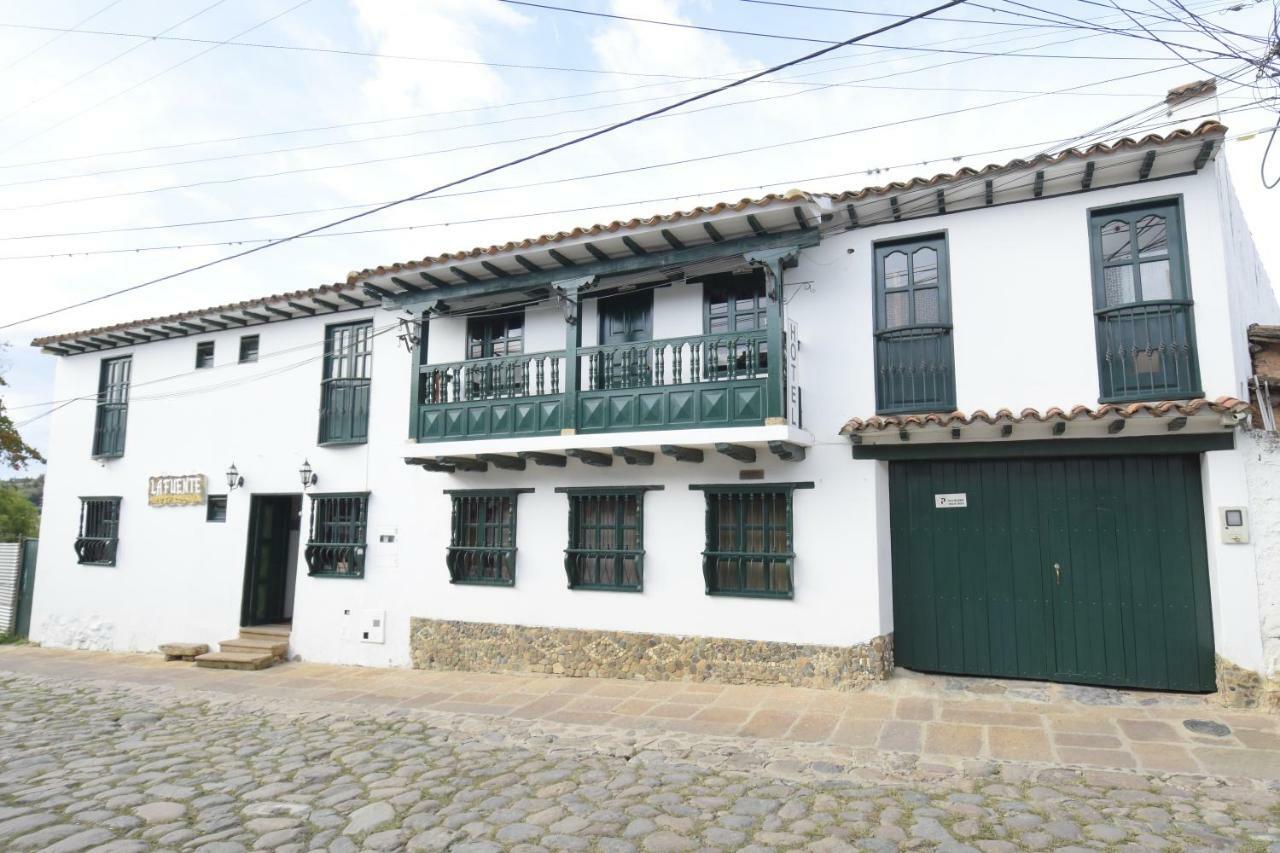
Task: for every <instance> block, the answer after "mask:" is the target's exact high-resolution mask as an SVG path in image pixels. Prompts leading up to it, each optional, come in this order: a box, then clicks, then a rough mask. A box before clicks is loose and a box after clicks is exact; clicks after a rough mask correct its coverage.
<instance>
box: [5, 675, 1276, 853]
mask: <svg viewBox="0 0 1280 853" xmlns="http://www.w3.org/2000/svg"><path fill="white" fill-rule="evenodd" d="M0 668H2V667H0ZM286 669H287V668H286ZM169 671H171V672H176V671H177V670H169ZM578 683H583V682H578ZM900 848H902V849H946V850H968V849H977V850H983V851H1004V850H1015V849H1082V848H1091V849H1142V850H1153V849H1166V848H1167V849H1244V850H1277V851H1280V790H1277V788H1276V786H1275V783H1274V782H1256V781H1247V780H1238V781H1234V782H1230V781H1224V780H1221V779H1215V778H1211V777H1205V776H1191V775H1187V776H1178V775H1170V774H1164V775H1142V774H1139V773H1134V772H1125V771H1113V770H1099V769H1084V770H1079V769H1067V768H1053V767H1043V766H1035V765H1028V764H1019V763H1016V762H970V763H968V764H966V765H965V766H964V768H963V770H960V771H957V770H953V769H949V768H945V767H940V766H931V765H929V764H926V763H921V762H917V761H914V760H910V759H904V758H903V757H902V756H893V755H890V754H885V755H884V756H883V760H882V761H880V762H879V763H878V764H877V766H865V765H863V766H854V765H851V764H839V763H834V762H831V761H827V760H820V759H813V758H811V757H807V756H806V753H805V752H804V751H803V749H801V748H798V747H794V746H790V747H789V746H787V745H786V744H782V743H780V742H777V741H769V740H766V739H750V738H741V737H740V738H724V737H715V736H707V735H700V734H697V733H691V732H683V733H682V732H673V733H667V734H664V733H658V732H654V731H642V730H635V729H624V728H618V727H607V726H598V725H586V724H573V723H564V722H556V721H549V720H541V719H516V718H498V717H493V716H481V715H475V714H468V713H458V712H445V711H439V710H430V709H426V710H423V709H415V708H403V707H402V708H391V707H372V706H362V705H358V704H354V703H351V702H346V703H343V702H337V701H328V702H321V701H299V700H296V699H295V700H290V699H288V698H280V697H270V696H260V695H227V694H219V693H215V692H210V691H207V690H200V689H195V688H192V687H190V686H185V685H173V684H151V685H139V684H128V683H116V684H112V683H108V682H106V681H93V680H88V679H84V678H65V677H57V676H54V677H50V676H41V675H29V674H23V675H17V674H11V673H4V674H0V849H3V850H6V851H10V850H12V851H28V850H32V851H34V850H46V849H47V850H53V851H68V853H69V851H80V850H98V851H104V853H106V851H111V853H120V852H121V851H134V850H138V851H142V850H200V851H208V853H231V851H241V850H251V849H276V850H285V851H304V850H306V851H309V850H330V851H355V850H405V849H407V850H444V849H449V850H452V851H459V853H461V851H486V850H506V849H510V850H525V851H535V850H601V851H615V850H616V851H624V850H642V851H681V850H713V849H715V850H745V849H754V850H791V849H810V850H845V849H866V850H892V849H900Z"/></svg>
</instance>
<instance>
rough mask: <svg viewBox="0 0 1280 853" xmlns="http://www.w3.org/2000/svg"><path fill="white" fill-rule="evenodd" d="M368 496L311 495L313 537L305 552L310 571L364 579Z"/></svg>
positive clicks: (366, 494)
mask: <svg viewBox="0 0 1280 853" xmlns="http://www.w3.org/2000/svg"><path fill="white" fill-rule="evenodd" d="M368 528H369V493H368V492H352V493H346V494H328V495H312V496H311V535H310V536H309V537H308V538H307V546H306V548H305V549H304V551H303V556H304V559H306V561H307V572H308V574H311V575H322V576H328V577H343V578H361V577H364V562H365V559H364V558H365V548H366V544H365V538H366V535H367V532H368Z"/></svg>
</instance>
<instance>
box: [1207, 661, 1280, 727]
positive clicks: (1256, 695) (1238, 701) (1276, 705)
mask: <svg viewBox="0 0 1280 853" xmlns="http://www.w3.org/2000/svg"><path fill="white" fill-rule="evenodd" d="M1217 664H1218V667H1217V669H1218V673H1217V678H1218V700H1219V701H1220V702H1222V704H1223V705H1226V706H1227V707H1228V708H1261V709H1263V710H1266V711H1270V712H1271V713H1273V714H1274V713H1280V678H1263V677H1262V676H1261V675H1259V674H1258V673H1256V672H1254V671H1253V670H1250V669H1245V668H1244V667H1241V666H1237V665H1236V664H1234V663H1232V662H1231V661H1229V660H1227V659H1226V658H1224V657H1222V656H1221V655H1219V656H1218V658H1217Z"/></svg>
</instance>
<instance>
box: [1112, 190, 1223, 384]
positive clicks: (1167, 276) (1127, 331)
mask: <svg viewBox="0 0 1280 853" xmlns="http://www.w3.org/2000/svg"><path fill="white" fill-rule="evenodd" d="M1089 249H1090V255H1091V261H1092V270H1093V306H1094V325H1095V331H1096V340H1097V348H1098V385H1099V400H1100V401H1101V402H1104V403H1110V402H1132V401H1138V400H1170V399H1172V400H1176V399H1184V398H1188V397H1199V396H1202V394H1203V391H1202V390H1201V387H1200V364H1199V358H1198V356H1197V354H1196V344H1195V318H1194V302H1193V301H1192V299H1191V281H1190V278H1189V276H1188V274H1187V248H1186V232H1185V230H1184V227H1183V216H1182V207H1181V204H1180V203H1179V201H1177V200H1164V201H1157V202H1145V203H1142V204H1136V205H1125V206H1123V207H1111V208H1105V209H1102V210H1094V211H1091V212H1090V214H1089Z"/></svg>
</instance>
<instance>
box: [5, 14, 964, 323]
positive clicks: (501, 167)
mask: <svg viewBox="0 0 1280 853" xmlns="http://www.w3.org/2000/svg"><path fill="white" fill-rule="evenodd" d="M964 2H966V0H947V2H945V3H942V4H940V5H938V6H934V7H932V8H930V9H927V10H925V11H924V12H919V13H917V14H915V15H912V16H910V17H908V18H904V19H902V20H900V21H895V22H893V23H891V24H886V25H884V26H883V27H878V28H876V29H873V30H869V31H867V32H865V33H860V34H859V35H856V36H853V37H852V38H849V39H846V40H845V41H843V42H840V43H839V44H834V45H828V46H826V47H821V48H818V49H817V50H814V51H811V52H809V53H807V54H804V55H803V56H799V57H796V58H794V59H789V60H787V61H785V62H781V63H778V64H776V65H773V66H771V67H769V68H766V69H763V70H761V71H758V72H756V73H754V74H751V75H749V76H746V77H741V78H738V79H737V80H733V81H731V82H729V83H725V84H723V85H721V86H716V87H714V88H712V89H707V90H705V91H703V92H699V93H698V94H695V95H690V96H688V97H685V98H681V99H680V100H677V101H674V102H672V103H670V104H667V105H666V106H663V107H659V108H658V109H656V110H650V111H648V112H646V113H641V114H640V115H636V116H632V117H631V118H627V119H624V120H622V121H619V122H616V123H614V124H611V125H609V126H608V127H605V128H601V129H600V130H595V131H592V132H591V133H585V134H582V135H580V136H576V137H574V138H573V139H569V140H566V141H564V142H559V143H556V144H555V145H550V146H547V147H545V148H542V149H540V150H538V151H535V152H532V153H530V154H526V155H524V156H522V157H516V158H514V159H511V160H507V161H506V162H503V163H499V164H497V165H495V166H490V167H488V168H486V169H482V170H480V171H478V172H473V173H471V174H469V175H466V176H464V177H461V178H456V179H454V180H451V181H447V182H445V183H443V184H439V185H437V186H435V187H432V188H430V189H427V190H423V191H422V192H418V193H414V194H413V195H408V196H405V197H403V198H399V199H396V200H394V201H391V202H388V203H386V204H383V205H379V206H378V207H375V208H371V209H369V210H364V211H360V212H358V213H353V214H351V215H350V216H346V217H343V218H342V219H337V220H334V221H332V222H328V223H325V224H323V225H318V226H316V227H314V228H308V229H307V230H305V231H302V232H300V233H298V234H293V235H291V236H289V237H285V238H283V239H280V240H276V241H274V242H271V243H264V244H262V245H260V246H254V247H252V248H249V249H244V250H243V251H240V252H235V253H233V254H230V255H224V256H222V257H220V258H215V259H214V260H211V261H206V262H205V263H203V264H197V265H195V266H191V267H187V268H185V269H182V270H178V271H176V272H172V273H169V274H167V275H163V276H160V277H158V278H153V279H149V280H147V281H143V282H139V283H137V284H133V285H129V286H128V287H123V288H119V289H116V290H113V291H109V292H107V293H103V294H100V295H98V296H94V297H91V298H89V299H83V300H80V301H79V302H75V303H71V304H69V305H64V306H62V307H59V308H54V309H51V310H49V311H44V312H41V313H39V314H35V315H32V316H30V317H26V318H24V319H21V320H16V321H13V322H10V323H5V324H4V325H0V330H2V329H9V328H13V327H14V326H19V325H22V324H24V323H29V322H31V321H32V320H39V319H43V318H45V317H50V316H53V315H54V314H60V313H62V312H64V311H69V310H71V309H72V308H79V307H82V306H84V305H90V304H93V303H96V302H101V301H103V300H106V299H110V298H112V297H113V296H118V295H120V294H122V293H129V292H132V291H136V290H140V289H142V288H144V287H151V286H154V285H157V284H160V283H162V282H166V281H173V280H174V279H177V278H180V277H182V276H185V275H189V274H191V273H194V272H197V271H199V270H204V269H208V268H210V267H213V266H217V265H219V264H224V263H227V262H228V261H232V260H235V259H237V258H243V257H246V256H248V255H251V254H255V253H257V252H261V251H264V250H266V249H269V248H271V247H273V246H279V245H281V244H283V243H287V242H290V241H292V240H296V239H299V238H301V237H306V236H308V235H310V234H316V233H319V232H320V231H326V230H328V229H330V228H335V227H337V226H339V225H344V224H346V223H347V222H352V221H354V220H357V219H361V218H363V217H366V216H372V215H373V214H375V213H380V212H382V211H384V210H388V209H390V208H392V207H397V206H399V205H402V204H406V203H408V202H411V201H416V200H418V199H420V198H426V197H427V196H431V195H435V194H436V193H439V192H441V191H443V190H446V189H450V188H452V187H455V186H460V185H462V184H466V183H468V182H470V181H474V180H476V179H478V178H481V177H484V176H487V175H492V174H496V173H498V172H502V171H505V170H507V169H510V168H513V167H515V166H518V165H520V164H522V163H527V162H530V161H532V160H536V159H539V158H541V157H545V156H546V155H548V154H551V153H553V152H555V151H563V150H564V149H566V148H571V147H573V146H576V145H581V144H582V143H584V142H587V141H589V140H591V139H596V138H599V137H601V136H605V135H607V134H610V133H613V132H615V131H618V130H621V129H622V128H625V127H629V126H631V125H633V124H638V123H640V122H643V121H646V120H648V119H651V118H654V117H655V116H659V115H662V114H664V113H667V112H670V111H672V110H674V109H677V108H679V107H682V106H684V105H686V104H691V103H694V102H696V101H701V100H705V99H706V98H710V97H712V96H714V95H718V94H720V93H722V92H726V91H728V90H729V89H733V88H736V87H738V86H741V85H743V84H745V83H747V82H749V81H751V80H755V79H759V78H761V77H764V76H766V75H768V74H773V73H775V72H778V71H781V70H783V69H785V68H790V67H792V66H795V65H799V64H801V63H804V62H807V61H809V60H812V59H815V58H817V57H819V56H825V55H826V54H828V53H831V52H833V51H835V50H838V49H840V48H842V47H846V46H848V45H851V44H857V43H859V42H861V41H864V40H866V39H868V38H872V37H874V36H876V35H879V34H880V33H884V32H888V31H890V30H894V29H897V28H899V27H902V26H905V25H906V24H909V23H912V22H914V21H918V20H921V19H923V18H927V17H928V16H930V15H933V14H936V13H937V12H941V11H944V10H946V9H950V8H952V7H953V6H959V5H961V4H962V3H964Z"/></svg>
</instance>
